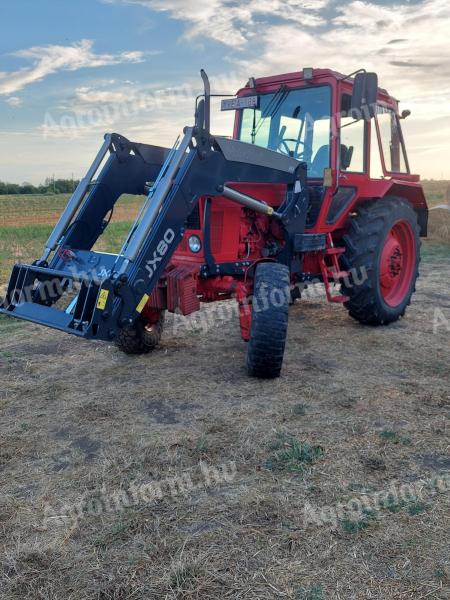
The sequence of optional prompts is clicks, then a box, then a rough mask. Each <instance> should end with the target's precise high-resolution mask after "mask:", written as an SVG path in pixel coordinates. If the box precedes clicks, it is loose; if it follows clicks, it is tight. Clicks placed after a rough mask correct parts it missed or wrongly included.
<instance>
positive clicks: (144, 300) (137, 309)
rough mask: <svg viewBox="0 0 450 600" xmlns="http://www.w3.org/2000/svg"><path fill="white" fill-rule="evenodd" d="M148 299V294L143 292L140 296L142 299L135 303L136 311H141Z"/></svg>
mask: <svg viewBox="0 0 450 600" xmlns="http://www.w3.org/2000/svg"><path fill="white" fill-rule="evenodd" d="M149 299H150V296H147V294H144V295H143V296H142V300H141V301H140V302H139V304H138V305H137V308H136V311H137V312H138V313H141V312H142V311H143V310H144V308H145V305H146V304H147V302H148V301H149Z"/></svg>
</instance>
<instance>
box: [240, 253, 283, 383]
mask: <svg viewBox="0 0 450 600" xmlns="http://www.w3.org/2000/svg"><path fill="white" fill-rule="evenodd" d="M289 283H290V282H289V269H288V267H286V266H285V265H281V264H279V263H274V262H268V263H260V264H259V265H258V266H257V267H256V272H255V281H254V285H253V301H252V326H251V330H250V341H249V343H248V349H247V370H248V374H249V375H250V376H251V377H260V378H264V379H273V378H275V377H279V376H280V372H281V367H282V365H283V357H284V349H285V346H286V337H287V327H288V309H289V302H290V299H291V290H290V285H289Z"/></svg>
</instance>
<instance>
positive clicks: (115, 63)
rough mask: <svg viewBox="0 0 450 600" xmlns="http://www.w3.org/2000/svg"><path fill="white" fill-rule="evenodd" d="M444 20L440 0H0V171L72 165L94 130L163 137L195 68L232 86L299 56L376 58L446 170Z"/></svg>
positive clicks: (423, 148) (87, 155)
mask: <svg viewBox="0 0 450 600" xmlns="http://www.w3.org/2000/svg"><path fill="white" fill-rule="evenodd" d="M449 25H450V8H449V6H448V3H447V2H445V1H444V0H417V1H414V2H412V1H411V2H406V1H403V2H398V3H397V2H387V1H386V0H377V1H375V0H372V1H370V2H362V1H360V0H355V1H350V2H348V3H346V4H345V6H344V5H343V3H341V2H338V1H337V0H336V1H335V0H247V2H246V3H242V2H238V1H235V0H39V1H36V0H15V1H14V2H10V1H9V0H0V153H1V158H2V160H1V162H0V179H1V180H8V181H14V182H23V181H25V180H27V181H32V182H34V183H38V182H40V181H43V180H44V179H45V178H46V177H47V176H51V175H53V174H55V175H56V176H61V177H70V176H71V175H72V173H73V174H74V175H75V177H79V176H81V175H82V174H83V173H84V171H85V170H86V168H87V166H88V165H89V163H90V161H91V159H92V157H93V155H94V154H95V152H96V149H97V148H98V146H99V145H100V144H101V139H102V135H103V133H104V132H105V131H111V130H114V131H118V132H120V133H123V134H124V135H126V136H127V137H130V138H132V139H135V140H136V141H144V142H145V141H146V142H149V143H159V144H164V145H171V144H172V143H173V141H174V139H175V138H176V136H177V135H178V133H179V132H180V131H181V130H182V128H183V126H184V125H186V124H187V123H189V122H191V121H192V113H193V98H194V97H195V95H196V94H197V93H198V92H199V91H200V80H199V77H198V71H199V69H200V68H201V67H204V68H205V69H207V71H208V73H209V74H210V77H211V80H212V84H213V88H214V89H215V90H216V91H221V92H234V91H235V90H236V89H237V88H238V87H240V85H242V84H243V83H245V81H246V80H247V78H248V76H250V75H255V76H259V75H268V74H276V73H280V72H286V71H293V70H298V69H299V68H301V67H303V66H314V67H331V68H335V69H337V70H340V71H342V72H351V71H354V70H356V69H358V68H360V67H366V68H369V69H374V70H376V71H377V72H378V73H379V76H380V82H381V84H382V85H383V86H384V87H388V89H389V90H390V91H391V92H392V93H393V94H395V95H396V96H397V97H399V98H400V99H401V100H402V101H403V104H402V107H403V108H410V109H412V111H413V116H412V117H411V118H410V119H409V120H408V121H406V122H405V133H406V137H407V141H408V147H409V152H410V155H411V156H410V158H411V162H412V165H413V168H414V170H415V171H418V172H421V173H422V174H423V175H424V176H426V177H435V178H440V177H442V176H445V177H448V178H450V165H449V163H448V160H447V156H448V154H449V150H450V141H449V140H450V120H449V118H450V102H449V100H450V66H449V65H450V42H449V37H448V31H449ZM214 125H215V128H216V129H215V131H216V132H219V133H229V131H230V130H229V122H228V121H227V119H226V117H225V116H223V115H217V117H216V119H215V121H214Z"/></svg>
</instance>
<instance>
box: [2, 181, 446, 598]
mask: <svg viewBox="0 0 450 600" xmlns="http://www.w3.org/2000/svg"><path fill="white" fill-rule="evenodd" d="M447 183H448V182H445V183H442V184H441V185H438V184H435V183H434V182H431V183H430V186H429V187H428V188H427V190H428V193H429V194H430V201H431V202H432V203H433V204H434V205H437V204H441V203H443V202H444V201H445V197H446V185H447ZM431 197H432V199H431ZM64 200H65V199H62V198H50V199H46V200H45V202H47V205H46V208H45V210H46V211H48V214H49V215H52V217H51V218H52V219H54V218H55V217H57V214H56V213H57V210H56V206H57V205H58V206H61V207H62V204H63V203H64ZM22 201H23V203H22ZM31 202H38V200H37V199H36V198H32V199H31ZM58 203H59V204H58ZM124 204H125V207H124V212H123V213H121V212H120V211H118V212H117V213H116V219H115V220H114V222H113V223H112V225H111V226H110V228H109V229H108V230H107V233H106V234H105V236H104V237H103V239H102V242H101V247H102V248H103V249H105V250H108V251H112V250H114V249H116V248H117V244H118V242H117V239H118V238H123V237H124V235H125V233H126V231H127V230H128V227H129V221H130V217H129V214H128V212H127V211H129V212H130V213H133V214H134V213H135V212H136V210H137V207H138V205H137V202H136V200H135V199H133V198H127V199H125V200H124ZM17 206H19V207H21V208H20V212H21V213H22V215H23V216H27V218H28V217H29V216H30V215H31V218H32V209H31V204H28V203H27V201H26V200H25V199H21V198H13V199H12V200H11V199H10V198H8V199H2V198H0V218H3V219H4V221H3V225H0V277H1V279H0V282H2V283H3V282H5V281H6V277H7V275H8V274H9V269H10V267H11V265H12V263H13V262H14V261H15V260H17V259H20V260H27V261H28V260H31V259H34V258H36V257H37V256H39V254H40V252H41V251H42V245H43V242H44V241H45V238H46V236H47V235H48V233H49V230H50V228H51V226H50V224H49V223H38V224H36V223H33V222H31V223H27V222H25V223H24V222H23V221H20V223H21V224H20V225H17V222H16V221H15V220H14V217H11V214H12V212H11V211H12V210H13V208H14V209H16V208H17ZM15 207H16V208H15ZM33 210H36V208H35V207H34V208H33ZM121 215H122V216H121ZM431 215H432V228H431V229H432V232H433V233H432V236H431V239H430V240H428V241H426V242H425V243H424V245H423V255H424V258H423V261H422V265H421V278H420V279H419V283H418V290H417V293H416V295H415V296H414V299H413V302H412V304H411V306H410V307H409V310H408V312H407V314H406V317H405V318H404V319H401V320H400V321H398V322H396V323H394V324H392V325H391V326H389V327H379V328H370V327H369V328H367V327H363V326H361V325H359V324H358V323H356V322H355V321H353V320H352V319H350V318H349V317H348V315H347V313H346V311H345V310H343V308H342V307H341V306H336V305H332V304H328V303H327V302H326V301H325V300H324V298H323V290H316V289H315V288H314V287H312V288H311V290H310V291H311V293H310V294H309V293H308V295H307V296H306V297H305V298H304V299H302V301H301V302H297V303H296V304H295V305H294V306H292V307H291V311H290V317H289V335H288V344H287V351H286V358H285V366H284V368H283V374H282V377H281V378H280V379H279V380H276V381H257V380H253V379H249V378H248V377H247V375H246V370H245V351H246V349H245V344H244V343H243V342H242V340H241V338H240V334H239V325H238V322H237V319H236V318H233V319H228V318H225V319H224V318H222V317H221V318H219V317H218V314H216V313H215V312H214V311H215V310H217V308H216V307H217V305H218V304H222V303H216V304H213V305H210V306H208V307H206V308H204V309H203V310H202V311H201V313H200V314H199V315H200V316H201V317H202V319H200V320H198V321H197V320H192V321H189V322H188V323H185V322H184V321H183V322H181V323H180V321H179V320H177V319H175V318H173V317H172V315H168V318H167V323H166V329H165V333H164V336H163V339H162V343H161V346H160V347H159V348H158V349H157V350H155V351H154V352H153V353H152V354H151V355H146V356H138V357H131V356H125V355H123V354H121V353H120V352H119V351H118V350H117V349H116V348H114V347H113V346H112V345H109V344H101V343H92V342H91V343H87V342H84V341H80V340H78V339H76V338H73V337H70V336H66V335H64V334H61V333H59V332H56V331H51V330H48V329H43V328H40V327H38V326H35V325H30V324H24V323H22V322H17V321H14V320H13V319H4V318H0V381H1V386H0V490H1V494H0V600H226V599H229V600H275V599H280V600H282V599H288V600H448V598H449V597H450V562H449V555H450V553H449V543H448V515H449V510H450V479H449V472H450V454H449V421H448V417H449V416H450V412H449V411H450V392H449V389H450V375H449V364H450V343H449V342H450V245H449V243H448V241H446V239H447V238H446V237H445V236H446V235H447V234H446V231H447V229H446V227H447V225H446V224H445V219H446V215H447V212H446V211H442V210H436V211H432V212H431ZM315 292H317V293H315ZM319 292H320V293H319ZM225 306H228V304H225ZM197 314H198V313H197ZM223 314H224V313H222V315H223ZM206 325H207V326H206Z"/></svg>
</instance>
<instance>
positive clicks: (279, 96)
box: [251, 85, 289, 144]
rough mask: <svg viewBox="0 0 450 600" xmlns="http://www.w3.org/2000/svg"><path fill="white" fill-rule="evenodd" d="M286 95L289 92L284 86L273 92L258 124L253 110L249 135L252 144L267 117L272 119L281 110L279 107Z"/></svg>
mask: <svg viewBox="0 0 450 600" xmlns="http://www.w3.org/2000/svg"><path fill="white" fill-rule="evenodd" d="M288 94H289V91H288V90H287V88H286V86H285V85H282V86H280V88H279V89H278V90H277V92H275V94H274V96H273V98H272V100H271V101H270V102H269V104H268V105H267V106H266V109H265V110H264V112H262V113H261V116H260V118H259V120H258V122H256V118H255V117H256V109H255V110H254V112H253V128H252V133H251V138H252V144H254V143H255V139H256V136H257V135H258V133H259V131H260V129H261V127H262V126H263V124H264V121H265V120H266V119H267V117H268V116H269V115H271V116H273V117H274V116H275V115H276V114H277V112H278V111H279V109H280V108H281V105H282V104H283V102H284V101H285V100H286V97H287V96H288Z"/></svg>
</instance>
